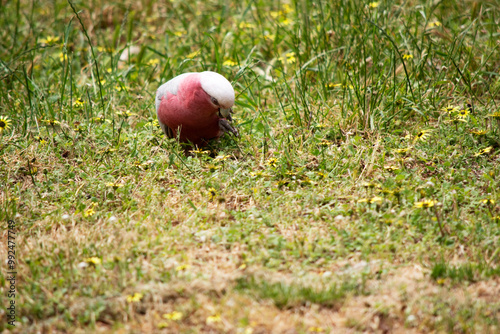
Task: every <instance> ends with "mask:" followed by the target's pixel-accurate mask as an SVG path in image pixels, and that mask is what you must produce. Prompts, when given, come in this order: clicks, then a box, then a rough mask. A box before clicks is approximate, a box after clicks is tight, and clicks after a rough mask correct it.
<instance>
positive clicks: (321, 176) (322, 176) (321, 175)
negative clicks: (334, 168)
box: [316, 172, 326, 179]
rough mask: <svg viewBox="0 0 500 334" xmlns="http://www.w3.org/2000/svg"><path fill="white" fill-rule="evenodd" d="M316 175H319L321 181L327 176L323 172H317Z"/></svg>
mask: <svg viewBox="0 0 500 334" xmlns="http://www.w3.org/2000/svg"><path fill="white" fill-rule="evenodd" d="M316 175H318V177H319V178H320V179H324V178H325V177H326V174H325V173H322V172H316Z"/></svg>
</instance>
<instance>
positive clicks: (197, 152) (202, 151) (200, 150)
mask: <svg viewBox="0 0 500 334" xmlns="http://www.w3.org/2000/svg"><path fill="white" fill-rule="evenodd" d="M189 152H190V153H193V154H200V155H202V154H208V153H210V151H206V150H205V151H204V150H202V149H201V148H198V149H196V150H191V151H189Z"/></svg>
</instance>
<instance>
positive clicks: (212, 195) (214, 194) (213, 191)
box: [208, 188, 217, 200]
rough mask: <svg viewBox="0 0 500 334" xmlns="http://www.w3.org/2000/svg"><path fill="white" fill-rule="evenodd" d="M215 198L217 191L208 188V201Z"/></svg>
mask: <svg viewBox="0 0 500 334" xmlns="http://www.w3.org/2000/svg"><path fill="white" fill-rule="evenodd" d="M216 196H217V190H215V188H209V189H208V199H209V200H213V199H215V197H216Z"/></svg>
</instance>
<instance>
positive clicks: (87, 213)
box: [83, 208, 95, 217]
mask: <svg viewBox="0 0 500 334" xmlns="http://www.w3.org/2000/svg"><path fill="white" fill-rule="evenodd" d="M94 213H95V211H94V209H93V208H90V209H87V210H85V211H83V216H84V217H91V216H93V215H94Z"/></svg>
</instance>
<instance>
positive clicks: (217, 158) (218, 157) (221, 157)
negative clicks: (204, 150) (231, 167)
mask: <svg viewBox="0 0 500 334" xmlns="http://www.w3.org/2000/svg"><path fill="white" fill-rule="evenodd" d="M229 158H231V156H230V155H218V156H216V157H215V158H214V161H217V162H219V161H226V160H227V159H229Z"/></svg>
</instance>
